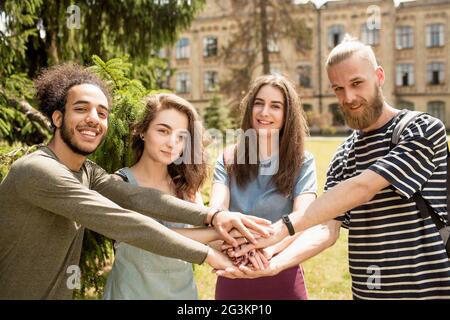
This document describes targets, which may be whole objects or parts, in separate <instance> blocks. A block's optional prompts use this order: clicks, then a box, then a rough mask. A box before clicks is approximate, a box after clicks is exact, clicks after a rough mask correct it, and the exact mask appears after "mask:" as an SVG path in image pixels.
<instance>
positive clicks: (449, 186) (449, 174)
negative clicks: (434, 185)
mask: <svg viewBox="0 0 450 320" xmlns="http://www.w3.org/2000/svg"><path fill="white" fill-rule="evenodd" d="M446 143H447V225H450V196H449V195H448V193H449V192H450V150H449V148H448V142H446ZM449 243H450V241H449Z"/></svg>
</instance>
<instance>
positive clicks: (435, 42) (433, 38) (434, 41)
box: [427, 24, 444, 48]
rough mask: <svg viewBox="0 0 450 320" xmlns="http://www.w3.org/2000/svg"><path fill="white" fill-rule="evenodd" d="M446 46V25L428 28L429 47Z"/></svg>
mask: <svg viewBox="0 0 450 320" xmlns="http://www.w3.org/2000/svg"><path fill="white" fill-rule="evenodd" d="M442 46H444V25H443V24H430V25H428V26H427V47H428V48H432V47H442Z"/></svg>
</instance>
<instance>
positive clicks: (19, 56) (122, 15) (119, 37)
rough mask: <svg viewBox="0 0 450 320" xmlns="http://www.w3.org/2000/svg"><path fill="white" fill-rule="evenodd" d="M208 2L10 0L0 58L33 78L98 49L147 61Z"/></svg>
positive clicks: (5, 5)
mask: <svg viewBox="0 0 450 320" xmlns="http://www.w3.org/2000/svg"><path fill="white" fill-rule="evenodd" d="M203 4H204V0H181V1H180V0H142V1H134V0H122V1H116V0H100V1H91V0H79V1H76V2H74V1H73V0H60V1H52V0H24V1H14V0H4V1H2V2H1V3H0V16H1V17H3V19H2V20H3V22H4V27H5V28H4V30H3V31H1V30H2V29H1V28H0V45H1V50H0V58H2V59H1V61H5V62H6V64H7V66H8V68H10V67H11V66H13V68H14V69H15V70H16V71H20V72H26V73H28V75H29V76H31V77H33V76H34V75H35V74H36V72H37V71H38V70H39V69H40V68H42V67H46V66H49V65H54V64H57V63H60V62H62V61H75V62H79V63H82V64H85V63H86V62H89V61H90V58H91V56H92V55H94V54H96V55H99V56H101V57H103V58H104V59H111V58H112V57H115V56H121V55H124V54H129V55H130V56H131V57H133V62H134V63H137V62H139V63H142V62H144V63H145V62H146V61H147V59H148V58H149V57H151V56H152V55H154V52H155V51H157V50H159V48H161V47H162V46H163V45H165V44H168V43H173V42H174V41H175V40H176V36H177V34H178V32H179V31H180V30H182V29H185V28H186V27H188V26H189V25H190V23H191V22H192V20H193V18H194V15H195V13H196V12H198V10H199V9H200V8H201V7H202V6H203ZM0 25H1V24H0ZM10 50H11V51H12V52H10V53H9V52H8V51H10ZM5 58H6V59H5ZM12 71H13V70H11V69H9V71H8V73H11V72H12ZM0 72H2V71H1V70H0Z"/></svg>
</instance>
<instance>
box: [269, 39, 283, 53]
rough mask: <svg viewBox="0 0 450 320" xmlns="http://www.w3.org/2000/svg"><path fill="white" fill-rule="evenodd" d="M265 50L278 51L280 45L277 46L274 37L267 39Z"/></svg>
mask: <svg viewBox="0 0 450 320" xmlns="http://www.w3.org/2000/svg"><path fill="white" fill-rule="evenodd" d="M267 50H268V51H269V52H270V53H278V52H280V47H278V43H277V41H276V40H275V39H270V38H269V39H267Z"/></svg>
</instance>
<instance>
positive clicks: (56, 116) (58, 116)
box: [52, 110, 63, 128]
mask: <svg viewBox="0 0 450 320" xmlns="http://www.w3.org/2000/svg"><path fill="white" fill-rule="evenodd" d="M62 121H63V113H62V112H61V111H59V110H55V111H54V112H53V114H52V122H53V125H54V126H55V127H56V128H60V127H61V125H62Z"/></svg>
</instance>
